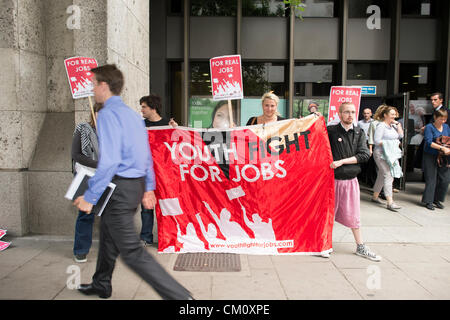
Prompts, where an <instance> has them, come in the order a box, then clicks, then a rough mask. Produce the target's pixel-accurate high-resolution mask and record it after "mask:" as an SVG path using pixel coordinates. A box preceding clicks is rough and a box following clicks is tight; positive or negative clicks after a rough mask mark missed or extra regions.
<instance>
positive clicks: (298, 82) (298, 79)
mask: <svg viewBox="0 0 450 320" xmlns="http://www.w3.org/2000/svg"><path fill="white" fill-rule="evenodd" d="M335 69H336V65H335V64H334V63H302V62H297V63H296V64H295V67H294V95H295V96H303V97H305V96H309V97H311V96H315V97H320V96H328V95H329V94H330V89H331V86H333V85H337V81H336V80H337V79H336V72H335Z"/></svg>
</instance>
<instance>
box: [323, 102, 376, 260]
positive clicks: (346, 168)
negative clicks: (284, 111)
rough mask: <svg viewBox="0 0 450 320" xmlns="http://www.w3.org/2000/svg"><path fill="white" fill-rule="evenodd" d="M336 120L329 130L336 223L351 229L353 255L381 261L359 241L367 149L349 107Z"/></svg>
mask: <svg viewBox="0 0 450 320" xmlns="http://www.w3.org/2000/svg"><path fill="white" fill-rule="evenodd" d="M338 114H339V119H340V120H341V121H340V122H339V123H338V124H336V125H331V126H329V127H328V128H327V129H328V137H329V139H330V145H331V152H332V154H333V162H332V163H331V165H330V167H331V168H332V169H334V177H335V208H334V212H335V219H336V221H337V222H339V223H341V224H343V225H344V226H346V227H349V228H351V229H352V232H353V236H354V238H355V241H356V246H357V247H356V252H355V254H356V255H358V256H361V257H364V258H367V259H370V260H372V261H380V260H381V257H380V256H377V255H376V254H375V253H373V252H371V251H370V250H369V248H368V247H367V246H366V245H365V244H364V242H363V241H362V237H361V230H360V227H361V223H360V191H359V183H358V179H357V175H358V174H359V173H360V171H361V168H360V166H359V164H361V163H365V162H367V161H368V160H369V157H370V152H369V149H368V148H367V142H366V135H365V133H364V131H363V130H362V129H361V128H360V127H358V126H354V125H353V120H354V118H355V117H356V108H355V105H354V104H352V103H343V104H341V105H340V106H339V113H338Z"/></svg>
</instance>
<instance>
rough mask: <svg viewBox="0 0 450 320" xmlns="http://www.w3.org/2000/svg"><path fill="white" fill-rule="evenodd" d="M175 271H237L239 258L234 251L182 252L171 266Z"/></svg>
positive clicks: (239, 263) (239, 268)
mask: <svg viewBox="0 0 450 320" xmlns="http://www.w3.org/2000/svg"><path fill="white" fill-rule="evenodd" d="M173 270H175V271H198V272H238V271H241V259H240V258H239V255H238V254H234V253H203V252H202V253H182V254H179V255H178V257H177V260H176V261H175V266H174V267H173Z"/></svg>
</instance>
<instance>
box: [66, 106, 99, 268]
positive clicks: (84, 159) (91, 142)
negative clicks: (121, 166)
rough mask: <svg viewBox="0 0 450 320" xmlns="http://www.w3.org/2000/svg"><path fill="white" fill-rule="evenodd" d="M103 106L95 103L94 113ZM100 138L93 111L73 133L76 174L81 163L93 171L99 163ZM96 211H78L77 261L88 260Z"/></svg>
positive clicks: (75, 249)
mask: <svg viewBox="0 0 450 320" xmlns="http://www.w3.org/2000/svg"><path fill="white" fill-rule="evenodd" d="M102 107H103V105H102V104H99V103H96V104H95V105H94V113H95V117H96V118H97V114H98V112H99V111H100V109H101V108H102ZM98 156H99V154H98V138H97V131H96V128H95V121H94V118H93V116H92V113H91V121H90V122H89V123H87V122H82V123H79V124H78V125H77V126H76V128H75V131H74V133H73V139H72V171H73V173H74V174H76V171H77V167H79V166H80V165H82V166H84V167H88V169H91V170H92V171H94V170H95V168H97V164H98ZM94 218H95V213H92V212H91V214H86V213H85V212H83V211H79V212H78V217H77V221H76V223H75V240H74V244H73V255H74V259H75V262H79V263H81V262H86V261H87V254H88V253H89V250H90V249H91V245H92V229H93V226H94Z"/></svg>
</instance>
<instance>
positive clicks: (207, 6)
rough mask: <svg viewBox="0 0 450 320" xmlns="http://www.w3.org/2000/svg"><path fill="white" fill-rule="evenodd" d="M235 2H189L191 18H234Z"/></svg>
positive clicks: (203, 0) (231, 0)
mask: <svg viewBox="0 0 450 320" xmlns="http://www.w3.org/2000/svg"><path fill="white" fill-rule="evenodd" d="M236 12H237V0H214V1H213V0H191V16H207V17H210V16H226V17H235V16H236Z"/></svg>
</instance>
